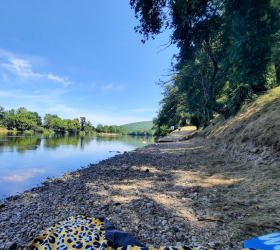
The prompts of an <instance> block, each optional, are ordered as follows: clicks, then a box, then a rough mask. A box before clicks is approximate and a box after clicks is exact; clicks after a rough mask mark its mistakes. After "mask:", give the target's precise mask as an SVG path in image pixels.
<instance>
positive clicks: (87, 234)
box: [27, 215, 252, 250]
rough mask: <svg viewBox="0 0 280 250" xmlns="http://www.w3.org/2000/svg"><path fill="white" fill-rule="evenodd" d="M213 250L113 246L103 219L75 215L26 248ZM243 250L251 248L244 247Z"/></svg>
mask: <svg viewBox="0 0 280 250" xmlns="http://www.w3.org/2000/svg"><path fill="white" fill-rule="evenodd" d="M74 249H75V250H213V249H210V248H207V247H203V246H176V247H175V246H173V247H172V246H162V247H159V248H157V247H139V246H126V247H118V248H114V247H113V244H112V243H111V242H110V241H109V240H107V239H106V232H105V220H104V219H103V218H89V217H86V216H81V215H79V216H75V217H70V218H67V219H66V220H64V221H62V222H59V223H56V224H55V225H53V226H52V227H50V228H48V229H47V230H46V231H45V232H44V233H42V234H41V235H39V236H38V237H37V238H35V239H34V240H33V241H32V242H31V244H30V245H29V246H28V248H27V250H74ZM243 250H252V249H249V248H244V249H243Z"/></svg>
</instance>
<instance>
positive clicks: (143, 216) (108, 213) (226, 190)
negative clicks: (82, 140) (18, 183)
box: [0, 138, 280, 250]
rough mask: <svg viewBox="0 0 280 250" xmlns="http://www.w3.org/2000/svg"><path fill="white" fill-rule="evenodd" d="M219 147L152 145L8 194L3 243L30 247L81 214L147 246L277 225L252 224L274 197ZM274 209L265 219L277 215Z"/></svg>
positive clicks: (229, 243) (1, 219)
mask: <svg viewBox="0 0 280 250" xmlns="http://www.w3.org/2000/svg"><path fill="white" fill-rule="evenodd" d="M218 147H219V145H215V143H214V144H213V142H210V141H208V140H204V139H200V138H195V139H192V140H189V141H184V142H173V143H160V144H151V145H148V146H146V147H144V148H140V149H136V150H134V151H131V152H125V153H124V154H119V155H116V156H114V157H112V158H109V159H107V160H103V161H101V162H99V163H98V164H89V165H88V166H85V167H84V168H83V169H81V170H77V171H73V172H71V173H68V174H65V175H64V177H63V178H57V179H48V180H46V181H45V182H44V183H43V186H42V187H38V188H34V189H32V190H30V192H26V193H23V194H21V195H19V196H13V197H9V198H8V200H7V201H5V202H4V203H0V249H7V247H8V246H9V245H10V244H11V243H13V242H17V245H18V247H17V249H20V250H22V249H25V248H26V247H27V245H28V244H29V243H30V242H31V240H32V239H33V238H34V237H35V236H37V235H39V234H40V233H41V232H42V230H44V229H46V228H48V227H50V226H51V225H53V224H54V223H55V222H58V221H61V220H63V219H65V218H67V217H69V216H72V215H76V214H81V215H86V216H89V217H94V216H104V217H107V218H108V219H109V220H110V221H111V222H112V223H113V224H114V225H115V226H116V227H117V228H118V229H119V230H123V231H127V232H130V233H131V234H132V235H135V236H136V237H137V238H138V239H139V240H140V241H141V242H142V243H143V244H146V245H148V246H150V245H182V244H186V245H189V244H202V245H205V246H208V247H213V248H217V249H240V248H241V247H242V244H243V242H244V240H247V239H250V238H253V237H256V236H257V235H261V234H264V233H270V232H274V231H275V228H274V229H272V228H270V229H267V228H263V227H262V226H261V225H255V224H254V221H255V218H261V217H260V216H262V215H264V214H267V213H268V210H267V209H268V207H267V205H266V203H268V202H267V201H268V200H267V199H268V198H269V197H267V196H266V195H265V193H264V194H263V196H261V197H260V196H259V195H258V193H253V191H252V188H251V189H250V190H249V187H251V186H252V184H251V179H250V178H251V177H249V176H250V175H251V174H252V173H249V172H248V171H247V170H248V169H250V168H251V166H250V165H248V164H247V165H245V164H243V163H241V162H237V161H235V159H233V158H231V157H230V156H229V154H228V153H227V152H225V151H223V152H221V151H219V150H218ZM252 178H253V177H252ZM254 178H256V175H254ZM262 183H264V184H263V185H265V183H266V182H262ZM275 183H279V180H275ZM270 184H271V183H269V184H267V185H270ZM250 185H251V186H250ZM275 185H276V184H275ZM275 185H274V187H275ZM253 187H254V185H253ZM262 188H263V189H262V192H267V191H265V190H269V188H270V186H267V189H265V188H264V186H262ZM279 190H280V189H277V191H275V192H276V193H277V192H278V193H277V194H279ZM247 193H248V195H249V197H250V198H248V196H247ZM238 202H239V203H238ZM246 202H247V203H246ZM274 205H275V204H274ZM257 206H259V208H257ZM277 207H279V204H277ZM277 209H278V208H277ZM277 209H276V208H274V210H273V209H270V210H269V211H270V212H269V213H270V216H271V218H267V221H266V223H272V222H275V220H273V218H276V217H277V214H279V211H278V210H277ZM255 211H257V213H256V212H255ZM258 216H259V217H258ZM201 217H203V218H210V219H212V220H215V221H211V222H210V221H209V222H201V221H198V218H201ZM252 221H253V222H252ZM259 221H260V223H263V222H261V220H259ZM246 223H247V224H246ZM250 223H251V224H250ZM252 223H253V225H252ZM276 226H277V224H276ZM276 231H277V230H276ZM278 231H280V230H278Z"/></svg>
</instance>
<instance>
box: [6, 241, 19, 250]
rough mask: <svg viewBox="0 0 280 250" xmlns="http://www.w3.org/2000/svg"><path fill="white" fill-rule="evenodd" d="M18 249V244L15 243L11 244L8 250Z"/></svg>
mask: <svg viewBox="0 0 280 250" xmlns="http://www.w3.org/2000/svg"><path fill="white" fill-rule="evenodd" d="M16 248H17V243H16V242H13V243H11V244H10V245H9V246H8V249H7V250H13V249H16Z"/></svg>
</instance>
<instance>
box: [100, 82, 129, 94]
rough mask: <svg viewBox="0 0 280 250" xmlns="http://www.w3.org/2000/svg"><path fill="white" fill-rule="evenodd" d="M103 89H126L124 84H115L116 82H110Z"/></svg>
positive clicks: (113, 90)
mask: <svg viewBox="0 0 280 250" xmlns="http://www.w3.org/2000/svg"><path fill="white" fill-rule="evenodd" d="M102 90H103V91H106V92H122V91H123V90H124V85H122V84H120V85H115V84H114V83H109V84H107V85H105V86H102Z"/></svg>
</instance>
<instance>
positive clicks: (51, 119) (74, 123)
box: [0, 106, 153, 136]
mask: <svg viewBox="0 0 280 250" xmlns="http://www.w3.org/2000/svg"><path fill="white" fill-rule="evenodd" d="M0 126H1V127H4V128H7V129H8V130H17V131H30V130H33V131H34V132H37V133H44V132H60V133H66V132H67V133H80V132H83V133H86V134H88V133H115V134H129V135H143V136H144V135H145V136H147V135H148V136H149V135H153V132H152V130H134V131H129V132H128V131H127V129H126V128H125V127H123V126H115V125H114V126H107V125H104V126H103V125H102V124H98V125H97V127H94V126H93V125H92V123H91V122H90V121H88V120H87V119H86V117H80V119H79V118H75V119H73V120H72V119H61V118H60V117H58V115H56V114H46V115H45V116H44V119H43V121H42V117H41V116H40V115H39V114H38V113H37V112H32V111H28V110H27V109H26V108H24V107H20V108H18V109H16V110H15V109H11V110H5V108H4V107H2V106H0Z"/></svg>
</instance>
